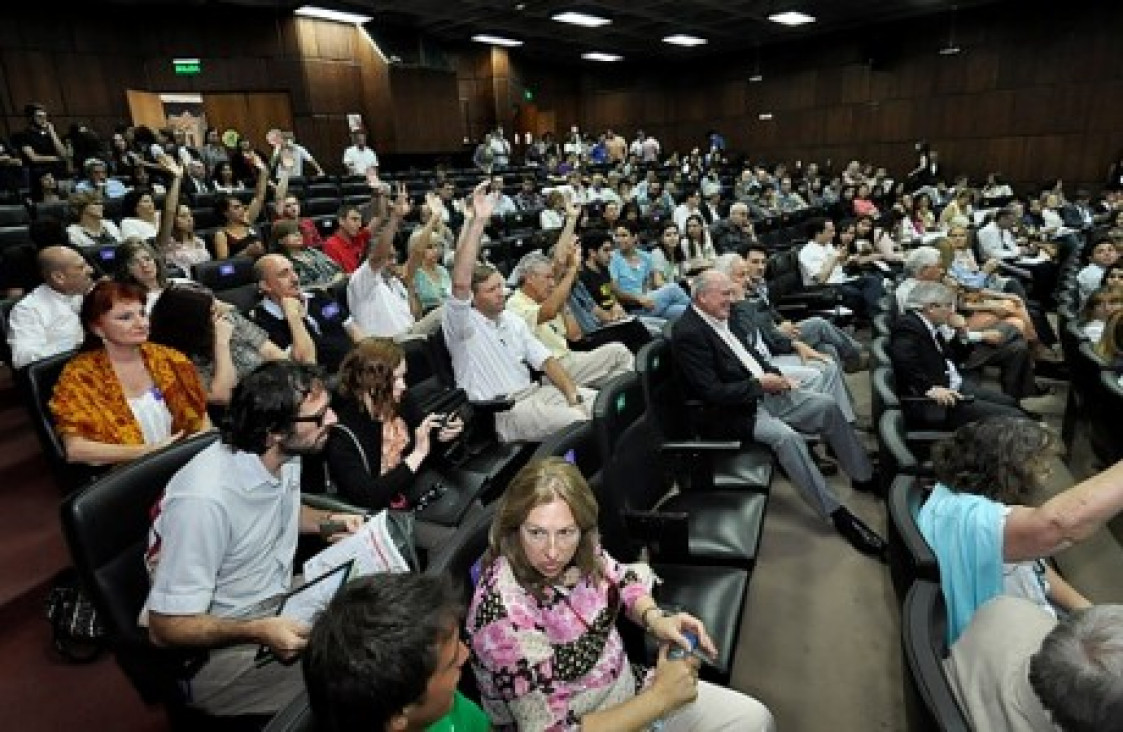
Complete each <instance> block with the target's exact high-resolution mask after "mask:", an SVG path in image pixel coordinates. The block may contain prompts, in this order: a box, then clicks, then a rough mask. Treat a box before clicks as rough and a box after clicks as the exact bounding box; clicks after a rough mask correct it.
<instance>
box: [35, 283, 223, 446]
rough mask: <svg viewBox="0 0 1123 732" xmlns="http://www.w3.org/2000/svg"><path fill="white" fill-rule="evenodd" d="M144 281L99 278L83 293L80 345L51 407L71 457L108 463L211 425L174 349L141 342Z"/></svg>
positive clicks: (194, 380)
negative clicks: (82, 338)
mask: <svg viewBox="0 0 1123 732" xmlns="http://www.w3.org/2000/svg"><path fill="white" fill-rule="evenodd" d="M144 306H145V291H144V288H143V287H141V286H139V285H135V284H132V283H124V282H114V281H110V280H104V281H101V282H99V283H97V284H96V285H95V286H94V287H93V289H92V290H90V292H89V294H87V295H86V297H85V299H84V300H83V301H82V312H81V319H82V325H83V326H84V327H85V329H86V344H85V345H84V346H83V352H82V353H79V354H78V355H77V356H75V357H74V358H72V359H71V360H70V362H69V363H67V365H66V367H65V368H64V369H63V371H62V374H61V375H60V376H59V380H58V383H57V384H56V385H55V391H54V395H53V396H52V397H51V402H50V409H51V414H52V415H53V417H54V420H55V426H56V429H57V430H58V432H59V434H60V435H61V437H62V442H63V446H64V447H65V449H66V459H67V460H68V461H69V462H72V463H86V464H90V465H112V464H115V463H123V462H128V461H130V460H134V459H136V458H138V457H140V456H141V455H145V454H147V453H149V452H153V451H155V450H158V449H160V448H162V447H164V446H165V445H168V444H170V443H172V442H174V441H176V440H178V439H180V438H182V437H184V436H186V435H190V434H193V433H195V432H200V431H202V430H205V429H209V428H210V420H209V419H208V418H207V395H206V392H205V391H203V386H202V384H201V383H199V376H198V374H196V373H195V367H194V366H192V365H191V362H190V361H189V360H188V359H187V357H186V356H184V355H183V354H182V353H180V352H179V351H175V350H173V349H171V348H165V347H164V346H160V345H157V344H155V343H149V342H148V316H147V315H145V310H144Z"/></svg>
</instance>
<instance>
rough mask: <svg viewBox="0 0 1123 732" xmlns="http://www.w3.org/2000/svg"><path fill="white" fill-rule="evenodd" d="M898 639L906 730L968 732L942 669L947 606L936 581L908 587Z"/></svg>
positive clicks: (945, 645) (919, 581) (918, 731)
mask: <svg viewBox="0 0 1123 732" xmlns="http://www.w3.org/2000/svg"><path fill="white" fill-rule="evenodd" d="M901 638H902V641H901V645H902V651H903V655H904V660H905V674H904V676H905V711H906V716H907V718H908V720H909V730H910V732H970V730H971V728H970V726H969V725H968V724H967V720H966V718H965V717H964V715H963V710H962V709H960V707H959V703H958V702H957V701H956V699H955V694H954V693H953V692H952V689H951V685H950V684H949V683H948V678H947V674H946V673H945V672H944V666H943V661H944V659H945V658H946V657H947V652H948V648H947V609H946V607H945V605H944V595H943V592H942V591H941V590H940V585H939V583H936V582H928V581H925V580H918V581H917V582H914V583H913V585H912V587H910V588H909V590H908V594H907V595H906V597H905V604H904V607H903V609H902V610H901Z"/></svg>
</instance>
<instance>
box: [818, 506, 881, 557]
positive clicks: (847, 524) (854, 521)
mask: <svg viewBox="0 0 1123 732" xmlns="http://www.w3.org/2000/svg"><path fill="white" fill-rule="evenodd" d="M831 520H832V521H833V522H834V528H835V529H836V530H837V531H838V533H840V534H842V537H843V538H844V539H846V540H847V541H848V542H850V545H851V546H853V547H854V548H855V549H857V550H858V551H860V552H861V553H862V554H867V555H869V556H871V557H876V558H877V559H879V560H881V561H882V562H885V561H887V559H888V558H887V557H886V550H887V549H888V547H889V545H888V544H886V543H885V539H882V538H881V537H880V536H878V535H877V532H876V531H874V530H873V529H871V528H870V527H869V526H866V524H865V522H863V521H862V519H860V518H858V517H857V516H855V515H854V514H852V513H850V511H849V509H847V508H846V507H845V506H842V507H840V508H838V509H837V510H836V511H835V512H834V513H832V514H831Z"/></svg>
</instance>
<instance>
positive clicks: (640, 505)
mask: <svg viewBox="0 0 1123 732" xmlns="http://www.w3.org/2000/svg"><path fill="white" fill-rule="evenodd" d="M404 345H405V348H406V351H407V359H408V362H409V369H408V374H409V380H410V393H415V392H419V391H424V390H425V389H426V388H437V389H439V388H443V387H447V386H448V385H449V383H450V382H449V381H448V379H449V378H450V374H451V363H450V359H448V358H447V349H446V348H445V347H444V344H443V341H442V339H441V338H440V336H439V334H438V335H437V336H435V337H431V338H428V339H418V340H411V341H407V342H406V343H405V344H404ZM638 362H639V369H638V371H637V372H636V373H632V374H627V375H624V376H621V377H619V378H618V379H616V380H614V381H613V382H612V383H610V384H608V385H606V387H605V388H604V389H603V390H602V391H601V392H600V394H599V396H598V398H597V400H596V402H595V404H594V405H593V418H592V420H591V421H588V422H581V423H576V424H574V425H572V426H571V427H569V428H567V429H565V430H562V431H561V432H559V433H558V434H556V435H554V436H553V437H552V438H550V439H548V440H547V441H545V442H544V443H542V444H541V445H538V446H536V447H535V446H529V445H511V446H506V447H507V448H509V452H508V453H502V451H501V455H500V457H499V458H498V463H502V464H503V465H502V467H501V468H496V467H495V465H497V464H498V463H493V464H492V466H491V467H487V466H485V465H484V463H483V462H479V461H483V460H486V459H491V458H485V457H483V456H482V453H475V451H474V450H470V451H469V452H470V457H469V460H477V461H478V462H476V463H473V464H472V466H473V469H483V470H493V471H494V473H493V474H494V477H495V480H494V482H493V484H494V485H495V486H496V487H497V488H498V489H499V490H501V489H502V488H503V487H505V486H506V484H507V482H508V481H509V479H510V477H511V475H513V471H514V470H515V469H517V467H521V465H522V464H523V463H525V461H526V460H527V459H529V458H530V457H531V455H533V457H545V456H550V455H553V456H561V457H565V458H566V459H569V460H570V461H572V462H573V463H575V464H576V465H577V466H578V468H579V469H581V471H582V473H583V474H584V475H585V476H586V478H587V479H588V480H589V482H590V485H591V486H592V487H593V489H594V491H595V492H596V494H597V497H598V500H599V501H600V503H601V518H602V523H601V527H600V528H601V532H602V536H603V541H604V543H605V546H606V548H607V550H608V551H609V552H611V553H612V554H614V555H615V556H617V557H618V558H619V559H621V560H623V561H634V560H636V559H638V558H639V556H640V554H641V552H642V551H646V552H647V553H649V555H650V561H651V562H652V564H653V565H654V568H655V571H656V574H658V575H659V576H660V577H661V578H662V580H663V582H662V583H661V584H660V585H659V586H658V588H657V589H656V597H657V599H658V600H659V601H660V602H661V603H662V604H664V605H665V606H677V607H681V608H683V609H687V610H689V611H690V612H692V613H694V614H695V615H697V616H699V617H701V618H702V620H703V621H704V622H705V623H706V626H707V628H708V629H709V631H710V633H711V635H712V636H713V637H714V639H715V642H716V644H717V645H718V647H719V648H720V649H721V651H722V654H721V656H720V657H719V658H718V659H717V661H716V663H715V664H714V665H713V666H712V667H706V668H705V669H704V671H703V676H705V677H707V678H710V679H711V680H714V681H717V682H719V683H726V684H727V683H728V681H729V676H730V673H731V671H732V663H733V652H734V650H735V649H736V647H737V639H738V633H739V629H740V621H741V617H742V614H743V609H744V603H745V600H746V596H747V591H748V586H749V579H750V576H751V573H752V570H753V567H754V565H755V561H756V556H757V552H758V548H759V542H760V536H761V527H762V523H763V519H764V512H765V507H766V505H767V497H768V490H769V487H770V484H771V479H772V470H773V468H772V462H771V456H770V454H769V453H768V452H767V451H764V450H761V449H760V448H759V447H758V446H749V447H745V446H742V445H740V444H738V443H715V442H706V441H702V440H699V439H696V438H693V437H691V436H690V435H689V434H684V433H685V432H688V430H686V429H685V428H684V427H683V426H682V424H683V423H684V422H685V421H684V420H682V419H680V418H678V417H677V416H676V415H678V414H680V413H681V412H683V411H684V410H688V409H689V405H688V404H686V403H685V401H683V400H682V399H681V393H680V392H678V390H677V384H676V379H675V375H674V367H673V363H672V361H671V353H670V350H669V347H668V344H667V342H666V341H665V340H662V339H657V340H656V341H653V342H652V343H650V344H648V346H646V347H645V348H644V349H643V350H642V351H641V353H640V354H639V357H638ZM497 408H499V409H501V408H503V407H502V405H500V406H498V407H497ZM671 426H673V427H674V429H668V428H669V427H671ZM214 439H215V436H214V435H213V434H208V435H200V436H196V437H193V438H190V439H188V440H185V441H182V442H180V443H177V444H176V445H173V446H171V447H169V448H167V449H165V450H162V451H160V452H158V453H154V454H152V455H149V456H146V457H145V458H142V459H140V460H137V461H135V462H133V463H130V464H128V465H125V466H122V467H119V468H117V469H115V470H113V471H111V472H110V473H108V474H107V475H105V476H103V477H101V478H100V479H99V480H98V481H96V482H94V483H92V484H90V485H88V486H87V487H85V488H84V489H82V490H80V491H75V492H73V493H72V494H71V495H70V496H69V497H68V498H67V499H66V501H65V502H64V506H63V509H62V516H63V525H64V533H65V536H66V538H67V542H68V545H69V547H70V549H71V553H72V555H73V557H74V560H75V563H76V567H77V569H78V571H79V574H80V576H81V578H82V580H83V582H84V583H85V584H86V585H87V586H88V587H89V589H90V596H91V599H92V600H93V602H94V604H95V606H96V607H97V608H98V610H99V611H101V612H102V614H103V618H104V619H105V620H106V623H107V625H108V627H109V628H110V631H111V633H110V639H111V640H110V644H111V647H112V650H113V653H114V656H115V657H116V659H117V662H118V664H119V665H120V666H121V668H122V670H123V671H124V672H125V674H126V676H127V677H128V678H129V679H130V681H131V682H132V683H133V685H134V686H135V687H136V688H137V690H138V692H139V693H140V694H141V696H142V698H143V699H145V700H146V701H149V702H152V703H156V702H159V703H163V704H165V705H167V707H168V709H169V711H170V712H171V713H172V716H173V719H174V720H176V726H175V728H179V726H178V725H180V724H185V723H186V724H191V723H196V724H197V723H200V720H199V719H198V715H195V714H194V713H193V712H191V711H190V710H189V709H187V708H186V707H185V706H184V705H183V699H182V696H181V695H180V694H179V692H178V689H177V687H176V685H175V683H174V682H175V679H176V678H177V677H178V676H179V675H182V673H184V672H185V669H186V668H188V666H189V664H190V662H191V661H192V660H193V659H194V658H195V656H194V655H192V654H181V653H178V652H171V651H167V650H164V649H157V648H155V647H153V646H152V645H151V644H150V643H149V641H148V639H147V636H146V634H145V633H144V632H143V631H142V630H141V629H140V628H138V627H137V626H136V622H135V619H136V616H137V609H138V608H139V606H140V604H141V603H142V602H143V599H144V596H145V595H146V593H147V587H148V584H147V577H146V576H145V574H144V569H143V563H142V562H141V561H140V560H141V556H142V554H143V551H144V546H145V539H146V536H147V529H148V522H149V515H148V508H149V507H150V506H151V505H152V503H153V502H154V501H155V500H157V499H158V497H159V495H160V492H161V491H162V489H163V486H164V485H165V484H166V482H167V480H168V479H169V478H170V476H171V475H172V474H173V473H174V472H175V471H176V470H177V469H178V468H179V467H180V466H182V465H183V464H185V463H186V462H187V461H188V460H190V458H191V457H193V456H194V455H195V454H197V453H198V452H199V450H201V449H203V448H204V447H206V446H207V445H209V444H211V443H212V442H213V440H214ZM516 453H517V454H518V455H519V457H518V458H511V457H510V456H511V455H514V454H516ZM504 455H505V456H506V457H504ZM703 465H704V466H705V467H702V466H703ZM672 479H673V480H674V482H676V483H677V484H678V487H679V489H680V491H681V493H679V494H678V495H675V496H673V497H672V498H670V499H668V500H663V499H665V498H666V493H667V492H668V491H669V488H670V485H671V482H672ZM495 497H497V492H496V493H493V494H492V495H488V496H481V499H482V500H483V501H484V503H485V510H484V511H483V512H482V513H481V514H479V515H478V516H477V517H476V518H475V519H474V520H472V521H470V522H467V523H464V524H462V525H461V526H460V527H459V528H458V530H457V532H456V534H455V536H454V538H453V539H452V540H450V541H449V542H448V543H447V544H446V546H445V547H444V548H443V549H442V550H441V551H439V552H437V553H436V554H435V555H434V556H432V557H429V560H428V565H427V567H426V569H425V571H429V572H450V573H451V574H452V575H453V576H454V577H455V578H457V580H458V581H459V582H461V583H463V585H464V589H465V591H466V592H470V590H471V587H472V579H471V568H472V566H473V565H474V564H476V562H478V560H479V558H480V556H481V555H482V553H483V551H484V549H485V548H486V544H487V532H488V528H489V526H490V523H491V520H492V518H493V516H494V508H495V503H494V498H495ZM321 498H322V497H321ZM327 498H328V499H330V498H331V495H330V492H329V493H328V494H327ZM308 500H309V501H310V502H315V501H316V500H317V499H316V498H312V497H309V499H308ZM108 516H111V517H112V520H111V521H110V520H108V519H107V518H106V517H108ZM630 648H632V649H636V650H635V652H638V653H643V654H647V658H648V660H650V659H651V658H652V656H651V655H650V653H651V652H652V650H653V649H651V648H647V647H645V645H644V641H643V638H642V637H633V638H632V640H631V644H630ZM464 677H465V679H466V681H465V682H464V684H465V691H466V692H467V693H471V686H472V680H471V674H465V675H464ZM286 720H287V721H286ZM220 722H224V723H229V724H230V725H232V727H230V728H238V725H239V724H240V723H244V722H245V720H220ZM310 723H311V720H310V715H309V714H308V711H307V701H306V699H300V700H297V701H296V702H294V705H293V707H292V708H291V709H289V710H286V711H285V712H284V713H282V714H281V715H279V716H278V718H277V720H275V725H276V724H284V725H296V726H281V727H277V726H274V727H270V729H285V730H296V729H310V728H311V727H310V726H300V725H310ZM206 724H208V725H209V726H208V727H207V728H208V729H212V728H213V729H223V728H226V727H223V726H222V725H221V724H219V723H217V722H216V721H215V720H207V721H206Z"/></svg>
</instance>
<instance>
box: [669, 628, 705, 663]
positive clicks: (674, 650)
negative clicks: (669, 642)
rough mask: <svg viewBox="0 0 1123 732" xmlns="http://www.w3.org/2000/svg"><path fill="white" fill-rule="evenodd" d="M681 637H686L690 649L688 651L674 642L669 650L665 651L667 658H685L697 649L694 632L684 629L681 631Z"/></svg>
mask: <svg viewBox="0 0 1123 732" xmlns="http://www.w3.org/2000/svg"><path fill="white" fill-rule="evenodd" d="M682 637H683V638H686V640H687V641H688V642H689V643H690V650H689V651H688V650H686V649H685V648H683V647H682V646H680V645H678V644H675V645H673V646H671V649H670V650H669V651H667V658H668V659H670V660H672V661H677V660H678V659H680V658H686V657H687V656H689V655H693V654H694V651H696V650H697V649H698V636H697V634H695V633H694V631H692V630H684V631H682Z"/></svg>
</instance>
